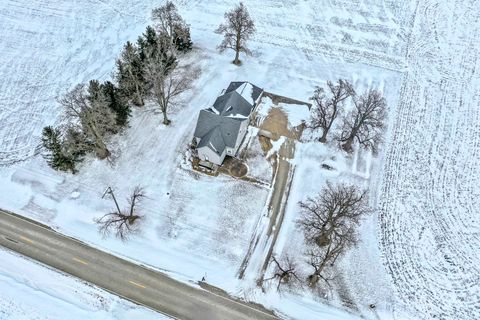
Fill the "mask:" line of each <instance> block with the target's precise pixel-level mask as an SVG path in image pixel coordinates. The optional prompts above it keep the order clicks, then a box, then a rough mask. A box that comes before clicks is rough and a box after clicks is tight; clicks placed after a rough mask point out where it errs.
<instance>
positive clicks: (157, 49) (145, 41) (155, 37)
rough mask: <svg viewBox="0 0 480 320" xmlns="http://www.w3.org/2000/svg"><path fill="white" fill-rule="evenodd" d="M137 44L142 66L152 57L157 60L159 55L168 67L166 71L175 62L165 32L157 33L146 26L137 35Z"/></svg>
mask: <svg viewBox="0 0 480 320" xmlns="http://www.w3.org/2000/svg"><path fill="white" fill-rule="evenodd" d="M137 44H138V51H139V56H140V60H141V61H142V65H143V67H145V65H146V64H147V63H149V61H151V60H152V59H155V60H157V59H158V57H161V58H162V63H164V64H165V65H166V66H167V67H168V68H167V71H168V70H170V69H171V67H172V66H174V65H175V64H176V61H177V59H176V58H175V56H174V55H173V54H172V53H171V50H170V39H169V38H168V35H167V34H165V33H157V32H156V31H155V29H153V28H152V27H151V26H148V27H147V29H146V30H145V32H144V33H143V34H142V35H141V36H140V37H138V40H137Z"/></svg>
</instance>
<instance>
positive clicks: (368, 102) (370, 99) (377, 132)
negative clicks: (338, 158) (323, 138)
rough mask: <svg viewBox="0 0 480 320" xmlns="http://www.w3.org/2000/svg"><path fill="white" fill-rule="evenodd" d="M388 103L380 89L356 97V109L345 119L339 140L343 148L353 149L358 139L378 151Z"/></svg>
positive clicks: (368, 147)
mask: <svg viewBox="0 0 480 320" xmlns="http://www.w3.org/2000/svg"><path fill="white" fill-rule="evenodd" d="M386 109H387V103H386V101H385V98H383V97H382V95H381V94H380V92H379V91H377V90H374V89H371V90H369V91H367V92H365V93H364V94H363V95H361V96H360V97H358V98H357V99H355V109H354V110H353V111H352V112H350V113H349V114H348V115H347V116H346V117H345V118H344V120H343V125H342V132H341V134H340V136H339V137H338V141H339V142H340V143H342V148H343V149H344V150H345V151H347V152H351V151H352V146H353V143H354V141H355V140H356V141H357V142H358V143H359V144H360V146H362V147H364V148H367V149H372V150H373V151H374V152H376V150H377V147H378V144H379V143H380V142H381V140H382V134H383V129H384V126H385V119H386V114H387V113H386V112H387V111H386Z"/></svg>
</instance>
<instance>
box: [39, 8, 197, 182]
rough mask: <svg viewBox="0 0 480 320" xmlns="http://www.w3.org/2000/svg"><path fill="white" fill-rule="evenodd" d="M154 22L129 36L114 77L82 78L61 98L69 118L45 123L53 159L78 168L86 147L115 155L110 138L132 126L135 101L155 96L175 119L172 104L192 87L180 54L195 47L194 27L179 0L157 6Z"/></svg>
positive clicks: (137, 103)
mask: <svg viewBox="0 0 480 320" xmlns="http://www.w3.org/2000/svg"><path fill="white" fill-rule="evenodd" d="M152 19H153V21H154V22H155V25H154V27H151V26H148V27H147V28H146V30H145V32H144V33H143V34H142V35H141V36H140V37H139V38H138V40H137V42H136V44H133V43H131V42H127V43H126V44H125V46H124V47H123V50H122V52H121V54H120V57H119V58H118V59H117V61H116V72H115V82H116V83H112V82H110V81H105V82H103V83H100V82H99V81H98V80H91V81H90V82H89V83H88V84H78V85H76V86H75V87H74V88H73V89H72V90H70V91H68V92H67V93H66V94H64V95H63V97H61V98H60V99H59V104H60V105H61V106H62V108H63V114H64V116H65V119H64V120H65V121H64V124H63V125H61V126H58V127H55V128H54V127H51V126H48V127H45V128H44V129H43V135H42V144H43V147H44V149H45V150H46V152H45V155H44V156H45V158H46V160H47V162H48V164H49V165H50V166H51V167H52V168H54V169H56V170H63V171H71V172H72V173H75V172H76V164H78V163H79V162H81V161H82V160H83V158H84V156H85V155H86V154H87V153H91V152H93V153H95V155H96V156H97V157H98V158H100V159H105V158H107V157H109V156H110V150H109V149H108V147H107V140H108V138H109V137H111V136H112V135H114V134H117V133H119V132H120V131H122V129H124V128H125V127H127V126H128V119H129V116H130V115H131V105H135V106H143V105H144V104H145V99H152V100H154V101H155V102H156V104H157V105H158V108H159V109H160V111H161V112H162V114H163V123H164V124H165V125H168V124H170V120H169V119H168V116H167V114H168V111H169V109H170V108H171V107H172V106H173V105H175V104H176V103H178V102H179V101H178V99H177V98H178V97H179V96H180V95H181V93H183V92H185V91H186V90H188V89H189V88H190V85H191V83H192V81H193V79H194V77H195V73H194V72H193V71H192V70H193V69H192V68H191V67H189V66H183V65H180V64H179V63H178V61H177V57H178V55H179V54H180V53H183V52H187V51H189V50H190V49H191V48H192V41H191V39H190V30H189V27H188V26H187V24H186V23H185V21H184V20H183V19H182V17H181V16H180V15H179V13H178V11H177V8H176V7H175V5H174V4H173V3H172V2H170V1H168V2H167V3H166V4H165V5H163V6H161V7H159V8H156V9H154V10H153V11H152Z"/></svg>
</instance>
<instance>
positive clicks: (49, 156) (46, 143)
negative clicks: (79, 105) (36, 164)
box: [42, 126, 84, 173]
mask: <svg viewBox="0 0 480 320" xmlns="http://www.w3.org/2000/svg"><path fill="white" fill-rule="evenodd" d="M42 145H43V147H44V148H45V149H46V150H47V152H48V153H46V154H44V156H43V157H44V158H45V159H46V160H47V163H48V165H49V166H50V167H52V168H53V169H55V170H61V171H71V172H72V173H76V172H77V171H76V169H75V165H76V164H77V163H78V162H80V161H82V156H83V155H84V153H81V152H80V153H78V152H76V153H68V152H65V151H66V150H65V146H64V141H63V140H62V135H61V132H60V130H59V129H57V128H52V127H50V126H48V127H45V128H43V132H42Z"/></svg>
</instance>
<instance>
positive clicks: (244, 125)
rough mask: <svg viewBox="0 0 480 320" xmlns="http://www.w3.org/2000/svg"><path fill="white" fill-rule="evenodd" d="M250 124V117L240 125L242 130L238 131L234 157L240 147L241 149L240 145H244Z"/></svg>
mask: <svg viewBox="0 0 480 320" xmlns="http://www.w3.org/2000/svg"><path fill="white" fill-rule="evenodd" d="M249 122H250V117H249V118H248V119H246V120H244V121H242V123H241V124H240V128H239V130H238V136H237V141H235V148H234V151H233V153H234V155H235V153H237V150H238V147H240V143H242V140H243V138H244V137H245V134H246V133H247V127H248V123H249Z"/></svg>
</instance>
